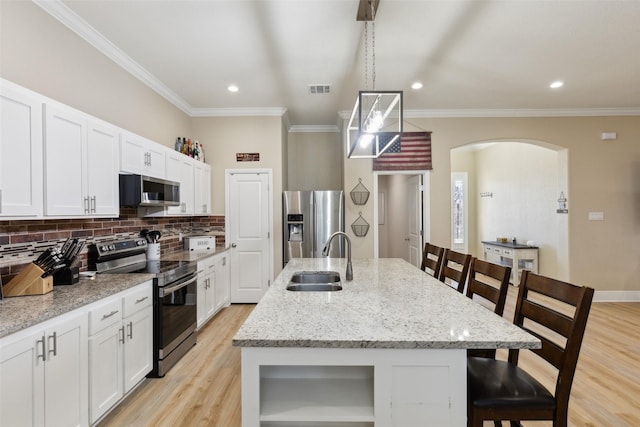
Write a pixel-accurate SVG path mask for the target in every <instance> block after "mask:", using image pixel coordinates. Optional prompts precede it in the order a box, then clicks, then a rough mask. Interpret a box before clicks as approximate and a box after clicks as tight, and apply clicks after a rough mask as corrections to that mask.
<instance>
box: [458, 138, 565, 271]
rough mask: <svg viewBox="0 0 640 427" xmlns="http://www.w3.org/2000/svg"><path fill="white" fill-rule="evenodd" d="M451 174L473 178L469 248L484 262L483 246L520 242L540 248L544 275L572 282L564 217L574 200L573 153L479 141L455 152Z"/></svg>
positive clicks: (525, 143)
mask: <svg viewBox="0 0 640 427" xmlns="http://www.w3.org/2000/svg"><path fill="white" fill-rule="evenodd" d="M450 156H451V173H452V174H453V173H459V172H466V173H467V174H468V206H467V209H468V212H467V214H468V218H469V220H468V230H467V232H468V235H467V236H468V243H469V244H468V247H469V252H470V253H472V254H473V255H474V256H476V257H479V258H482V257H483V250H482V242H483V241H495V240H496V238H497V237H506V238H508V239H509V241H511V240H512V239H513V238H514V237H515V238H516V239H517V242H518V243H523V244H526V243H527V242H531V244H532V245H535V246H538V247H539V250H538V258H539V273H540V274H542V275H545V276H550V277H554V278H558V279H560V280H568V279H569V254H568V251H569V249H568V247H569V236H568V234H569V224H568V215H567V213H564V212H562V213H560V212H558V210H559V207H560V206H559V202H558V199H559V198H560V195H561V194H564V197H566V199H567V200H570V199H571V197H570V193H569V188H568V150H567V149H566V148H564V147H559V146H555V145H553V144H549V143H546V142H544V141H534V140H523V139H509V140H484V141H474V142H470V143H469V144H466V145H463V146H459V147H456V148H452V149H451V152H450Z"/></svg>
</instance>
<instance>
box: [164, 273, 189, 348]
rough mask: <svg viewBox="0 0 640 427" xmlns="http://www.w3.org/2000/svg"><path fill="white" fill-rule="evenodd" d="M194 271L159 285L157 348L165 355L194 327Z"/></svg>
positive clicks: (187, 335)
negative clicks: (162, 285)
mask: <svg viewBox="0 0 640 427" xmlns="http://www.w3.org/2000/svg"><path fill="white" fill-rule="evenodd" d="M197 279H198V278H197V273H194V274H192V275H189V276H186V277H184V278H182V279H180V280H179V281H177V282H173V283H169V284H167V285H166V286H164V287H161V288H160V287H159V288H158V297H159V298H158V318H157V320H158V330H157V337H158V350H159V354H158V355H159V357H160V359H164V358H166V357H167V355H168V354H169V353H171V352H172V351H173V350H174V349H175V348H176V347H177V346H179V345H180V343H182V342H183V341H184V340H185V339H186V338H188V337H189V336H190V335H191V334H193V333H194V331H195V330H196V323H197V312H196V302H197V300H196V297H197V292H198V291H197Z"/></svg>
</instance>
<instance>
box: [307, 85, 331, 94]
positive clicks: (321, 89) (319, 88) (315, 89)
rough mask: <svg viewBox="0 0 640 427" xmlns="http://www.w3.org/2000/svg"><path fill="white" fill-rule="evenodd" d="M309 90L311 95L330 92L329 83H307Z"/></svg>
mask: <svg viewBox="0 0 640 427" xmlns="http://www.w3.org/2000/svg"><path fill="white" fill-rule="evenodd" d="M309 92H310V93H311V94H313V95H321V94H323V93H329V92H331V86H330V85H309Z"/></svg>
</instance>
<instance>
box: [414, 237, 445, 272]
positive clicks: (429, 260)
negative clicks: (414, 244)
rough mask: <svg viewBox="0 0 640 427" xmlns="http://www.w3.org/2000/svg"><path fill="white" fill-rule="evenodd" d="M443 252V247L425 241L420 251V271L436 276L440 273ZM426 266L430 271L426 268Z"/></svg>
mask: <svg viewBox="0 0 640 427" xmlns="http://www.w3.org/2000/svg"><path fill="white" fill-rule="evenodd" d="M443 254H444V249H443V248H441V247H439V246H435V245H432V244H430V243H425V244H424V251H423V252H422V264H421V265H420V268H421V269H422V271H426V272H427V273H429V274H430V275H432V276H433V277H435V278H438V277H439V275H440V267H441V266H442V255H443ZM427 268H428V269H429V270H430V271H429V270H427Z"/></svg>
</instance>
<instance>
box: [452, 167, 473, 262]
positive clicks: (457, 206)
mask: <svg viewBox="0 0 640 427" xmlns="http://www.w3.org/2000/svg"><path fill="white" fill-rule="evenodd" d="M467 187H468V182H467V173H466V172H454V173H452V174H451V249H453V250H455V251H459V252H464V253H467V252H468V240H469V239H468V234H469V230H468V220H467V216H468V206H467V204H468V197H467V192H468V191H467Z"/></svg>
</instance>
